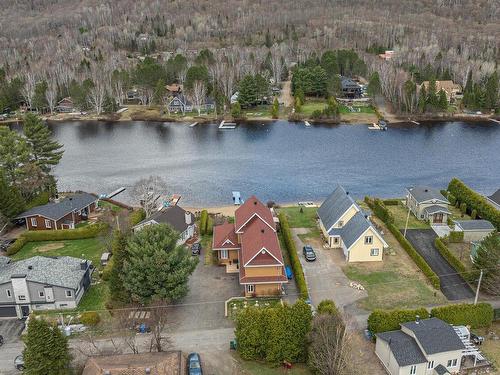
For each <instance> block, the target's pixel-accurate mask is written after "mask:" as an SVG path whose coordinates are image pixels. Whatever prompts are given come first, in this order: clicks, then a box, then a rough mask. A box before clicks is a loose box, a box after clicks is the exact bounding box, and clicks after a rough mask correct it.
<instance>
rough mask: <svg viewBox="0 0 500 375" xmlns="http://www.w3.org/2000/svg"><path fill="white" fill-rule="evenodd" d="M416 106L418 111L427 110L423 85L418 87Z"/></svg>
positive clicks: (425, 92) (425, 91)
mask: <svg viewBox="0 0 500 375" xmlns="http://www.w3.org/2000/svg"><path fill="white" fill-rule="evenodd" d="M417 107H418V111H419V112H420V113H425V111H426V110H427V90H426V89H425V86H424V85H422V87H421V88H420V93H419V96H418V104H417Z"/></svg>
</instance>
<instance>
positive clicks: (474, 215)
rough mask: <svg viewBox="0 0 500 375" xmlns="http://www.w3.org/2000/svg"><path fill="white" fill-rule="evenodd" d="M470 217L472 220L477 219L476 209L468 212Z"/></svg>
mask: <svg viewBox="0 0 500 375" xmlns="http://www.w3.org/2000/svg"><path fill="white" fill-rule="evenodd" d="M470 217H471V218H472V220H476V219H477V210H476V209H474V210H472V212H471V213H470Z"/></svg>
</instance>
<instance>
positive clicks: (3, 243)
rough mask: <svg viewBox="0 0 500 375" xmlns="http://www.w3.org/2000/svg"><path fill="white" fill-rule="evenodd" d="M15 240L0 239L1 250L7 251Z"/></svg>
mask: <svg viewBox="0 0 500 375" xmlns="http://www.w3.org/2000/svg"><path fill="white" fill-rule="evenodd" d="M14 241H15V240H13V239H9V240H0V250H2V251H6V250H7V248H8V247H9V246H10V245H11V244H12V243H13V242H14Z"/></svg>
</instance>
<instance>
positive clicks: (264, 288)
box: [212, 196, 288, 297]
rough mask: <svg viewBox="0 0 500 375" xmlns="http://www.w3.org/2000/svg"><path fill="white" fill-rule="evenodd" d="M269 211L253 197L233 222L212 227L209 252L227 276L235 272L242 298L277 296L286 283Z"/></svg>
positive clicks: (243, 206)
mask: <svg viewBox="0 0 500 375" xmlns="http://www.w3.org/2000/svg"><path fill="white" fill-rule="evenodd" d="M276 230H277V229H276V223H275V220H274V217H273V214H272V212H271V210H270V209H269V208H268V207H266V206H265V205H264V204H263V203H262V202H261V201H259V200H258V199H257V198H256V197H255V196H252V197H250V198H249V199H247V200H246V201H245V203H243V204H242V205H241V206H240V207H238V209H237V210H236V212H235V220H234V223H225V224H222V225H217V226H215V227H214V233H213V242H212V251H215V252H216V254H217V260H218V262H219V264H221V265H224V266H225V267H226V272H228V273H238V274H239V283H240V284H241V285H243V286H244V287H245V296H247V297H251V296H258V297H261V296H274V295H280V294H281V290H282V285H283V284H284V283H286V282H287V281H288V280H287V278H286V274H285V263H284V261H283V255H282V253H281V247H280V244H279V240H278V235H277V233H276Z"/></svg>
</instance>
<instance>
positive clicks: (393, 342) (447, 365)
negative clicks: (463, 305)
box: [375, 317, 466, 375]
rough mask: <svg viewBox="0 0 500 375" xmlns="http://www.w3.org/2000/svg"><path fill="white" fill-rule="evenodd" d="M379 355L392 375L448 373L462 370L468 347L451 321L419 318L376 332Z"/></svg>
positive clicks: (376, 347) (437, 374) (441, 374)
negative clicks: (390, 329)
mask: <svg viewBox="0 0 500 375" xmlns="http://www.w3.org/2000/svg"><path fill="white" fill-rule="evenodd" d="M376 337H377V343H376V346H375V354H376V355H377V357H378V358H379V359H380V362H382V364H383V365H384V367H385V369H386V371H387V372H388V373H389V374H391V375H403V374H404V375H408V374H409V375H445V374H456V373H458V372H459V371H460V366H461V363H462V356H463V355H464V351H465V350H466V346H465V344H464V342H463V341H462V339H461V338H460V337H459V335H458V334H457V332H456V330H455V328H454V327H453V326H451V325H450V324H448V323H446V322H444V321H442V320H440V319H438V318H430V319H422V320H420V319H418V317H417V319H416V320H415V321H414V322H408V323H403V324H401V329H400V330H397V331H389V332H381V333H377V334H376Z"/></svg>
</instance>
